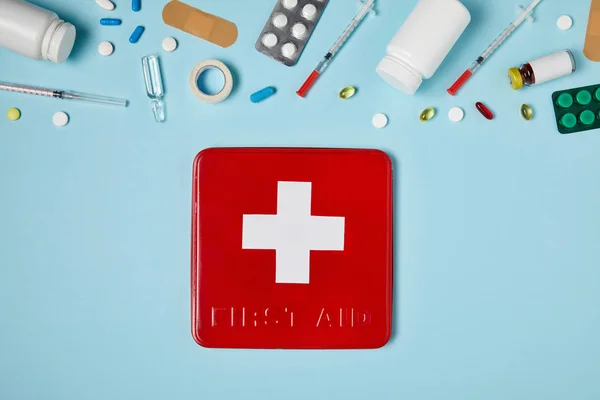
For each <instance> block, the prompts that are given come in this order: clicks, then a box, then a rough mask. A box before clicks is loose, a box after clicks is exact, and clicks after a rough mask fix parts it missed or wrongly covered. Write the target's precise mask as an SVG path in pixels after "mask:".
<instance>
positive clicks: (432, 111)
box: [419, 107, 435, 122]
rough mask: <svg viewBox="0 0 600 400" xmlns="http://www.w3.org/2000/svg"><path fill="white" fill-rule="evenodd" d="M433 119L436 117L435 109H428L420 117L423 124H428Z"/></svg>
mask: <svg viewBox="0 0 600 400" xmlns="http://www.w3.org/2000/svg"><path fill="white" fill-rule="evenodd" d="M433 117H435V108H433V107H427V108H426V109H424V110H423V112H421V115H419V120H420V121H421V122H426V121H429V120H431V119H433Z"/></svg>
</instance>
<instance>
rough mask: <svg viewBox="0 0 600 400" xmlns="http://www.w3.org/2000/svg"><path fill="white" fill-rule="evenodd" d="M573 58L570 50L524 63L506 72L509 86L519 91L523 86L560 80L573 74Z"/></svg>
mask: <svg viewBox="0 0 600 400" xmlns="http://www.w3.org/2000/svg"><path fill="white" fill-rule="evenodd" d="M575 69H576V65H575V57H573V53H571V51H570V50H562V51H558V52H556V53H552V54H550V55H547V56H544V57H541V58H538V59H535V60H533V61H529V62H526V63H525V64H523V65H521V67H520V68H511V69H509V70H508V78H509V80H510V86H512V88H513V89H514V90H519V89H521V88H522V87H523V86H533V85H539V84H540V83H544V82H548V81H551V80H554V79H558V78H562V77H563V76H567V75H570V74H572V73H573V72H575Z"/></svg>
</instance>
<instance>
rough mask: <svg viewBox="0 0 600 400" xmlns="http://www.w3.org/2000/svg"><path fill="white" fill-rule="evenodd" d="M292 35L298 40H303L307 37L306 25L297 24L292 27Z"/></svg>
mask: <svg viewBox="0 0 600 400" xmlns="http://www.w3.org/2000/svg"><path fill="white" fill-rule="evenodd" d="M292 35H294V37H295V38H296V39H303V38H304V36H306V25H304V24H301V23H299V22H298V23H297V24H295V25H294V26H293V27H292Z"/></svg>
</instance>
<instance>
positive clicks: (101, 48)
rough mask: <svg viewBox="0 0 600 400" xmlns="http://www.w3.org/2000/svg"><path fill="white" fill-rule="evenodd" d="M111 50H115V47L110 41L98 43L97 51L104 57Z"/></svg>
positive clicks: (108, 54)
mask: <svg viewBox="0 0 600 400" xmlns="http://www.w3.org/2000/svg"><path fill="white" fill-rule="evenodd" d="M113 51H115V48H114V46H113V45H112V43H111V42H102V43H100V44H99V45H98V53H100V54H101V55H103V56H104V57H106V56H110V55H111V54H112V53H113Z"/></svg>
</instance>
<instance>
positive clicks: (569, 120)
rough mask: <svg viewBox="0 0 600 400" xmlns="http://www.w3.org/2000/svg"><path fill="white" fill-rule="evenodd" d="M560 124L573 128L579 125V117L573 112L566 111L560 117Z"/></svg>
mask: <svg viewBox="0 0 600 400" xmlns="http://www.w3.org/2000/svg"><path fill="white" fill-rule="evenodd" d="M560 124H561V125H562V126H564V127H565V128H567V129H573V128H574V127H575V125H577V117H576V116H575V114H573V113H566V114H565V115H563V116H562V118H561V119H560Z"/></svg>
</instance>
